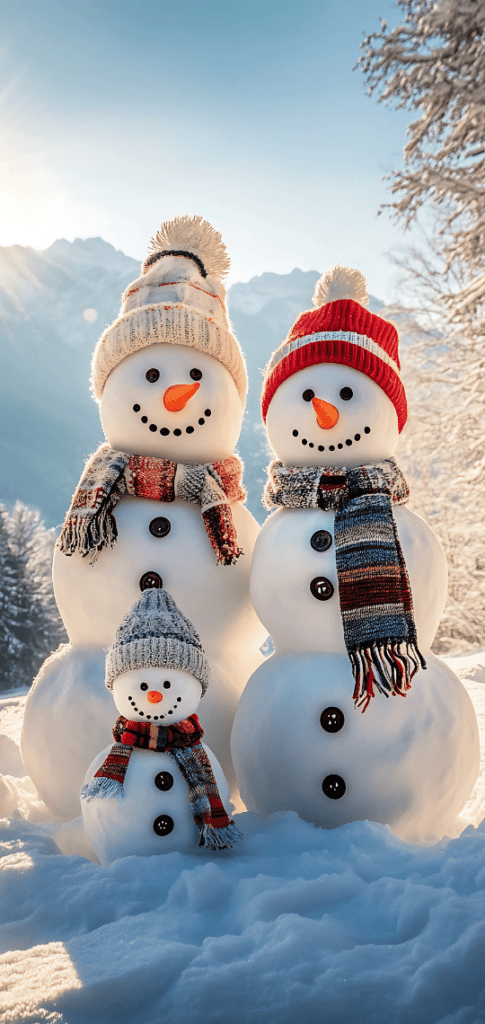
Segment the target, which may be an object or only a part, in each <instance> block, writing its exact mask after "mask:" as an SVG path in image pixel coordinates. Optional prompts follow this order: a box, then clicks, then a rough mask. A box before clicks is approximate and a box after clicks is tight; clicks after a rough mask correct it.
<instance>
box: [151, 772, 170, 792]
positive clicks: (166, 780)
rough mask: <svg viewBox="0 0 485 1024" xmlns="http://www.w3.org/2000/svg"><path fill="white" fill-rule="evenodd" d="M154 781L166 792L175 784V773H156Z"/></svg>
mask: <svg viewBox="0 0 485 1024" xmlns="http://www.w3.org/2000/svg"><path fill="white" fill-rule="evenodd" d="M154 782H155V785H156V787H157V789H162V790H163V792H164V793H166V792H167V789H171V788H172V786H173V775H171V774H170V772H159V773H158V775H155V779H154Z"/></svg>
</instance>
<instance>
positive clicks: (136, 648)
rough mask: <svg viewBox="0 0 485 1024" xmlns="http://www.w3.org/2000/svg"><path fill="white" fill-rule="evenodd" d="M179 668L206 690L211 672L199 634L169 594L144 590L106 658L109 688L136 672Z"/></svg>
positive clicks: (164, 591)
mask: <svg viewBox="0 0 485 1024" xmlns="http://www.w3.org/2000/svg"><path fill="white" fill-rule="evenodd" d="M149 667H153V668H177V669H183V670H184V671H185V672H190V674H191V675H192V676H195V677H196V679H198V680H199V682H200V684H201V686H202V696H203V695H204V693H205V691H206V689H207V686H208V684H209V676H210V669H209V664H208V661H207V658H206V656H205V654H204V650H203V648H202V644H201V641H200V637H199V634H198V633H197V631H196V630H195V629H194V626H193V625H192V623H191V622H190V621H189V619H187V618H186V617H185V615H183V614H182V612H181V611H179V609H178V608H177V605H176V604H175V601H174V599H173V597H171V596H170V594H168V593H167V591H166V590H144V591H143V593H142V595H141V597H140V598H139V599H138V601H137V602H136V604H134V605H133V607H132V608H130V610H129V612H127V614H126V615H125V617H124V619H123V622H122V623H121V625H120V626H118V629H117V631H116V637H115V642H114V644H113V646H112V647H110V649H109V651H108V654H107V656H106V677H105V678H106V686H107V688H108V690H112V689H113V681H114V679H115V678H116V676H119V675H121V673H122V672H129V671H131V670H132V669H136V668H149Z"/></svg>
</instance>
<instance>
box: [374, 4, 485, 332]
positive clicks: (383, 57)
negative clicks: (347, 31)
mask: <svg viewBox="0 0 485 1024" xmlns="http://www.w3.org/2000/svg"><path fill="white" fill-rule="evenodd" d="M397 6H398V7H400V8H401V10H402V11H403V13H404V14H405V20H404V23H403V24H401V25H399V26H398V27H397V28H394V29H388V26H387V24H386V22H385V21H382V22H381V31H380V32H377V33H374V34H372V35H370V36H368V37H367V39H366V40H365V42H364V43H363V48H364V51H365V52H364V56H363V57H362V58H361V61H360V62H359V63H360V64H361V66H362V68H363V71H364V74H365V76H366V79H367V82H368V85H369V93H371V94H372V93H373V92H376V93H377V94H378V98H379V102H383V103H389V104H391V103H394V104H395V105H396V106H397V107H404V108H407V109H409V110H413V111H418V112H419V113H420V115H421V116H420V117H418V118H417V119H416V120H415V121H412V122H411V124H410V125H409V128H408V135H409V140H408V142H407V144H406V146H405V147H404V167H403V168H402V169H401V170H397V171H394V172H393V173H392V174H391V175H390V178H391V192H392V194H393V195H394V196H395V199H394V202H392V203H390V204H387V205H388V206H389V207H390V209H391V210H392V211H393V213H394V214H395V215H396V217H397V218H398V219H399V220H400V221H401V222H403V223H404V225H405V226H406V227H407V226H408V225H409V224H410V223H411V221H412V220H413V219H414V218H415V216H416V214H417V213H418V212H419V210H421V208H422V207H424V206H427V207H430V206H431V207H433V208H434V213H435V220H437V222H438V230H439V234H440V237H441V240H442V246H441V250H442V253H443V256H444V257H445V270H446V269H449V268H451V267H452V266H453V264H454V263H455V261H456V260H459V261H460V263H461V265H462V267H463V268H464V269H465V270H466V272H467V277H468V280H466V281H461V282H460V283H459V287H458V288H457V289H456V290H455V291H453V292H451V293H449V294H447V295H446V301H447V303H448V306H449V309H450V311H451V313H452V315H453V317H454V318H459V319H463V318H464V319H470V318H471V319H473V321H474V324H475V329H476V330H477V331H482V332H483V327H484V319H483V318H484V304H485V4H484V3H483V2H482V0H398V5H397Z"/></svg>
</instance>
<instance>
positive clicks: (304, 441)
mask: <svg viewBox="0 0 485 1024" xmlns="http://www.w3.org/2000/svg"><path fill="white" fill-rule="evenodd" d="M133 408H134V407H133ZM206 415H207V409H206ZM142 418H143V417H142ZM203 422H204V421H203V420H199V423H203ZM370 429H371V428H370V427H364V434H370ZM188 430H189V428H188V427H187V431H188ZM292 434H293V437H299V436H300V434H299V431H298V430H297V429H296V427H295V429H294V430H292ZM361 437H362V435H361V434H354V437H353V439H352V438H351V437H348V438H347V439H346V441H345V444H346V445H347V447H348V448H350V446H351V445H352V444H353V443H354V441H360V439H361ZM301 444H303V445H308V447H309V448H314V447H315V445H314V443H313V441H309V440H308V438H307V437H302V439H301ZM337 448H343V442H339V444H338V445H337ZM328 450H329V452H334V451H335V445H334V444H329V446H328ZM318 451H319V452H324V451H325V445H323V444H319V445H318Z"/></svg>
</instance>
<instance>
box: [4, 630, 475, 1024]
mask: <svg viewBox="0 0 485 1024" xmlns="http://www.w3.org/2000/svg"><path fill="white" fill-rule="evenodd" d="M448 662H449V664H450V666H451V667H452V668H453V669H454V671H456V672H457V673H458V674H459V675H460V677H461V678H462V680H463V682H464V683H465V685H466V688H467V690H468V692H469V694H470V696H471V698H472V700H473V703H474V705H475V708H476V712H477V718H478V720H479V725H480V732H481V735H482V737H483V738H485V651H484V650H482V651H481V652H478V653H477V652H474V653H473V654H469V655H463V656H455V657H453V658H449V659H448ZM23 703H24V695H22V694H20V693H16V694H12V693H10V694H9V695H8V696H5V697H4V698H3V699H0V729H1V731H2V736H1V738H0V767H3V769H4V770H5V771H7V770H9V771H11V772H12V774H11V775H7V776H6V778H5V780H4V787H2V788H1V790H0V799H1V801H2V814H4V815H6V816H8V817H6V818H5V819H4V820H3V821H2V822H1V836H0V842H1V859H0V868H1V885H2V893H1V906H2V913H1V923H0V936H1V938H0V942H1V955H0V1008H1V1009H0V1013H1V1015H2V1016H1V1019H2V1021H3V1022H4V1024H17V1022H22V1024H44V1022H48V1024H86V1022H87V1021H91V1020H96V1022H97V1024H114V1022H115V1021H116V1022H117V1024H261V1022H264V1024H310V1022H311V1024H316V1022H319V1024H320V1022H323V1021H325V1024H334V1022H335V1024H336V1022H339V1024H351V1022H354V1021H359V1024H381V1022H382V1024H384V1022H385V1024H389V1022H391V1024H483V1021H484V1020H485V976H484V970H483V959H484V952H485V822H482V824H480V821H481V819H482V818H483V817H484V814H485V786H484V782H483V764H482V776H481V778H480V780H479V782H478V783H477V786H476V787H475V791H474V793H473V795H472V797H471V800H470V801H469V804H468V805H467V807H466V808H465V811H464V812H463V819H464V822H463V824H464V831H463V832H462V834H461V835H460V836H459V838H457V839H453V840H451V841H447V840H443V841H442V842H440V843H438V844H436V845H433V846H411V845H408V844H406V843H403V842H401V841H400V840H399V839H397V838H396V837H395V836H394V835H393V834H392V833H391V832H390V830H389V829H388V828H387V826H384V825H377V824H372V823H370V822H355V823H352V824H348V825H344V826H342V827H340V828H336V829H332V830H329V831H326V830H324V829H321V828H316V827H315V826H313V825H310V824H308V823H307V822H304V821H302V820H300V819H299V818H298V817H297V815H296V814H295V813H294V812H279V813H276V814H274V815H272V816H270V817H269V818H266V819H262V818H257V817H256V816H255V815H251V814H249V813H244V814H240V815H236V820H237V823H238V825H239V826H240V827H241V828H242V829H243V830H244V833H245V839H244V840H243V842H242V843H241V844H240V847H239V848H238V850H237V851H236V850H232V851H227V852H225V853H223V854H221V855H218V856H217V857H216V856H215V855H213V854H212V855H211V854H208V853H207V852H205V851H203V850H201V851H200V852H198V854H195V855H183V854H178V853H171V854H167V855H166V856H164V857H162V858H160V857H157V856H154V857H143V858H142V857H139V858H134V857H129V858H127V859H124V860H119V861H116V862H115V863H114V864H112V865H111V866H110V867H106V868H102V867H100V866H99V865H98V864H96V863H94V862H93V860H92V859H89V857H91V858H92V854H90V853H89V851H88V849H87V846H86V844H85V840H84V839H83V834H82V829H81V826H80V822H79V821H74V822H72V823H70V824H68V825H66V824H60V823H58V822H55V821H52V820H51V819H50V818H49V815H48V812H47V810H46V808H45V807H44V806H43V805H42V803H41V802H40V801H39V799H38V798H37V797H36V794H35V792H34V790H33V786H32V784H31V783H30V781H29V780H28V779H27V778H20V777H19V776H18V771H19V767H20V766H19V754H18V738H19V731H20V725H21V713H22V707H23ZM482 746H483V744H482ZM14 748H17V753H15V749H14ZM7 791H8V793H10V796H9V795H8V793H7Z"/></svg>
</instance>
